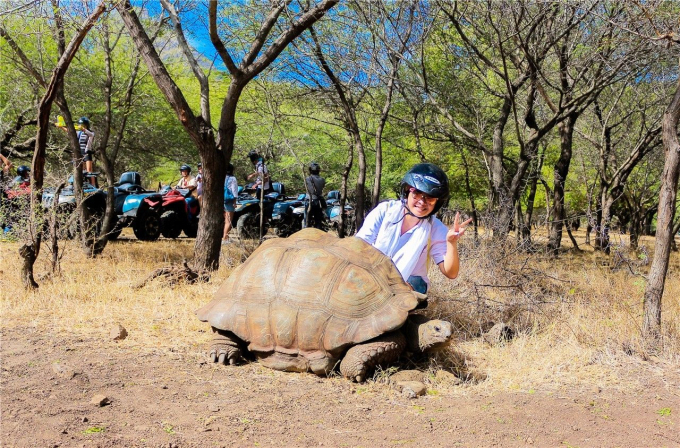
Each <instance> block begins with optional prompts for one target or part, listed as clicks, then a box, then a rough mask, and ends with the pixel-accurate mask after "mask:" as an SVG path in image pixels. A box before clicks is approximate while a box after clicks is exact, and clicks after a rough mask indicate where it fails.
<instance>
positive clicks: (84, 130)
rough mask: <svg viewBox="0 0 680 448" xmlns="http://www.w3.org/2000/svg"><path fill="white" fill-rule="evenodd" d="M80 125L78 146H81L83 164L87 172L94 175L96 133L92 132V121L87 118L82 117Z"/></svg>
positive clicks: (79, 121)
mask: <svg viewBox="0 0 680 448" xmlns="http://www.w3.org/2000/svg"><path fill="white" fill-rule="evenodd" d="M78 125H79V126H80V130H79V131H78V134H77V135H78V144H79V145H80V154H81V155H82V156H83V162H84V163H85V172H87V173H92V172H93V171H94V169H93V163H94V162H93V160H92V155H93V154H94V151H93V149H92V142H93V141H94V132H92V131H91V130H90V120H89V119H88V118H87V117H80V120H78Z"/></svg>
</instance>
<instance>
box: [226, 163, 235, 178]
mask: <svg viewBox="0 0 680 448" xmlns="http://www.w3.org/2000/svg"><path fill="white" fill-rule="evenodd" d="M227 174H228V175H230V176H233V175H234V165H232V164H231V163H227Z"/></svg>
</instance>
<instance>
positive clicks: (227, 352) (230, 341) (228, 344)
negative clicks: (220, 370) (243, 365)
mask: <svg viewBox="0 0 680 448" xmlns="http://www.w3.org/2000/svg"><path fill="white" fill-rule="evenodd" d="M211 328H212V330H213V338H212V341H210V355H209V356H210V359H212V361H213V362H218V363H220V364H225V365H226V364H227V361H228V362H229V364H230V365H234V364H236V362H237V361H238V360H239V359H241V349H240V348H239V341H238V339H237V338H236V337H234V335H232V334H231V333H229V332H228V331H223V330H218V329H217V328H215V327H211Z"/></svg>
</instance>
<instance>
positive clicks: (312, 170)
mask: <svg viewBox="0 0 680 448" xmlns="http://www.w3.org/2000/svg"><path fill="white" fill-rule="evenodd" d="M320 171H321V167H320V166H319V164H318V163H316V162H312V163H310V164H309V172H310V173H311V174H319V172H320Z"/></svg>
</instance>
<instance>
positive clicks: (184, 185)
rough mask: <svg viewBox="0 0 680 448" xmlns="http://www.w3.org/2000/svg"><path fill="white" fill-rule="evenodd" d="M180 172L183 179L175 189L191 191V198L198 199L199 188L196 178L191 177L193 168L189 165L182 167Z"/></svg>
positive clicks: (180, 179)
mask: <svg viewBox="0 0 680 448" xmlns="http://www.w3.org/2000/svg"><path fill="white" fill-rule="evenodd" d="M179 172H180V174H181V175H182V177H180V178H179V182H177V186H176V187H175V188H181V189H183V190H189V191H190V192H191V196H193V197H196V188H197V186H198V184H197V182H196V178H195V177H194V176H192V175H191V167H190V166H189V165H186V164H185V165H182V166H180V167H179Z"/></svg>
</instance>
